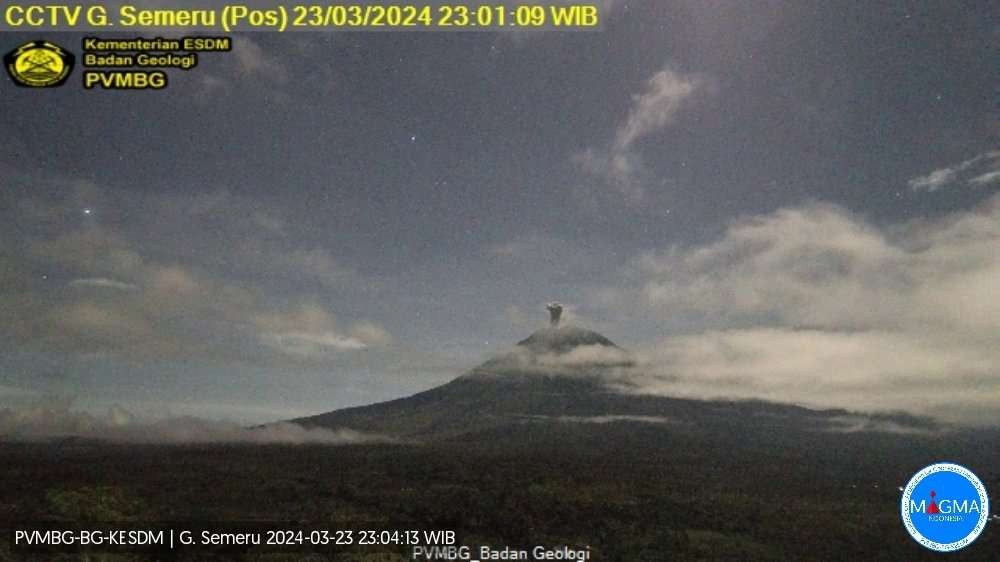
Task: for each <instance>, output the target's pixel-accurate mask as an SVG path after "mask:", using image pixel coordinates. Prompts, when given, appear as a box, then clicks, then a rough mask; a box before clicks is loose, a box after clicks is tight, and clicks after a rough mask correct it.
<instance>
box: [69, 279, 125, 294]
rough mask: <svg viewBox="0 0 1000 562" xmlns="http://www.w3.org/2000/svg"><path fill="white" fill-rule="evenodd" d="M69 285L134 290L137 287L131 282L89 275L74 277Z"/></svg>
mask: <svg viewBox="0 0 1000 562" xmlns="http://www.w3.org/2000/svg"><path fill="white" fill-rule="evenodd" d="M69 286H70V287H82V288H93V289H113V290H116V291H134V290H135V289H136V288H137V287H136V286H135V285H133V284H131V283H125V282H123V281H115V280H114V279H108V278H107V277H91V278H87V279H74V280H72V281H70V282H69Z"/></svg>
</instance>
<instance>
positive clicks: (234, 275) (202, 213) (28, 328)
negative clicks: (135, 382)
mask: <svg viewBox="0 0 1000 562" xmlns="http://www.w3.org/2000/svg"><path fill="white" fill-rule="evenodd" d="M41 181H44V180H41ZM49 187H50V188H51V189H50V190H49V191H51V192H53V193H54V195H52V196H49V197H45V196H43V195H41V193H42V192H41V191H37V190H32V191H30V192H25V194H24V196H23V199H22V200H21V201H20V203H19V204H18V205H17V208H18V209H17V212H10V213H9V214H7V215H6V217H5V218H6V220H5V221H4V223H3V224H2V225H0V232H3V233H4V237H5V239H6V238H8V236H9V237H10V239H13V240H14V241H16V242H15V243H14V244H12V245H11V246H10V249H9V250H8V251H7V252H6V253H5V255H4V256H3V257H2V258H0V259H2V261H3V265H4V273H3V274H2V275H0V306H3V308H4V310H5V313H6V318H5V322H4V323H3V324H2V325H0V338H2V339H7V340H11V341H13V342H14V343H16V344H17V345H19V346H21V347H23V348H24V349H26V350H43V351H49V352H63V353H71V354H80V355H84V356H112V357H116V358H123V359H127V360H147V359H150V358H155V359H190V358H197V359H208V360H220V361H230V362H231V361H235V362H245V361H250V362H254V363H259V364H274V363H282V362H287V361H293V362H295V363H301V362H302V361H312V362H325V361H329V360H331V359H333V358H334V355H335V353H336V352H344V351H352V350H364V349H370V348H373V347H381V346H384V345H386V344H387V343H388V342H390V341H391V336H390V335H389V334H388V332H387V331H386V330H385V329H384V328H383V327H381V326H380V325H379V324H377V323H375V322H373V321H372V320H370V319H357V320H356V321H355V322H354V323H353V325H349V326H350V327H349V328H348V329H346V330H344V331H341V330H339V329H338V328H337V327H336V326H335V324H334V321H333V318H334V316H333V313H332V312H331V311H330V305H329V303H327V302H323V301H321V300H320V299H319V298H318V297H317V296H316V295H317V293H318V292H320V291H321V290H323V289H329V288H337V289H340V290H346V289H349V288H350V287H351V286H352V285H356V284H358V283H357V282H358V279H357V278H356V275H355V273H354V272H353V270H351V269H350V268H348V267H346V266H344V265H342V264H341V263H340V262H339V261H338V260H336V259H335V258H334V257H333V255H332V254H331V253H330V251H329V250H327V249H326V248H323V247H320V246H317V245H308V246H302V245H301V244H300V243H299V242H298V237H297V236H296V232H295V230H294V227H293V226H290V223H289V221H287V220H285V219H284V217H281V216H275V215H274V213H272V212H269V211H265V210H264V209H262V208H260V206H259V205H258V204H257V203H256V202H254V201H252V200H249V199H246V198H241V197H237V196H234V195H232V194H230V193H228V192H226V191H215V192H210V193H205V194H198V195H187V196H166V195H149V194H142V195H129V194H127V193H119V192H113V191H106V190H102V189H100V188H98V187H97V186H94V185H92V184H81V183H74V182H49ZM82 208H92V209H94V211H93V213H92V214H87V215H85V216H84V215H83V214H82V213H81V209H82ZM134 209H155V212H156V217H157V220H155V221H149V220H135V221H129V220H125V217H130V216H134V215H140V214H142V215H148V213H130V212H129V211H130V210H134ZM8 266H9V267H8ZM46 279H52V280H55V279H66V281H65V282H64V283H54V282H53V281H45V280H46Z"/></svg>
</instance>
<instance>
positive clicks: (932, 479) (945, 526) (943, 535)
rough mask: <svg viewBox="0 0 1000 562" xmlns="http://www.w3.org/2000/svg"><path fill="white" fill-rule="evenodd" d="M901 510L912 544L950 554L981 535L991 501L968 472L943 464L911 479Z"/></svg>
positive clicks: (936, 465)
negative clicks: (915, 542)
mask: <svg viewBox="0 0 1000 562" xmlns="http://www.w3.org/2000/svg"><path fill="white" fill-rule="evenodd" d="M900 510H901V512H902V516H903V525H905V526H906V530H907V531H909V533H910V536H912V537H913V539H914V540H916V541H917V542H918V543H920V544H922V545H924V546H925V547H927V548H929V549H931V550H936V551H938V552H951V551H953V550H958V549H960V548H964V547H966V546H968V545H969V544H970V543H971V542H972V541H974V540H976V538H977V537H978V536H979V534H980V533H982V532H983V529H984V528H986V520H987V519H988V518H989V515H990V500H989V498H988V497H987V496H986V487H985V486H983V483H982V482H981V481H980V480H979V478H977V477H976V475H975V474H973V473H972V471H971V470H969V469H967V468H965V467H964V466H961V465H957V464H952V463H947V462H942V463H937V464H932V465H930V466H928V467H927V468H924V469H923V470H921V471H920V472H918V473H916V474H914V475H913V478H910V481H909V482H908V483H907V484H906V488H904V489H903V499H902V501H901V502H900Z"/></svg>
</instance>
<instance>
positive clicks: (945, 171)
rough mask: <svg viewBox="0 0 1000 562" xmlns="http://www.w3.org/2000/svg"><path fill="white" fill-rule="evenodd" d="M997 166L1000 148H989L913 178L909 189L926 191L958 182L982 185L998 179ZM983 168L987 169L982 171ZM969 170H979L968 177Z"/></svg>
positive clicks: (999, 160) (998, 164) (999, 173)
mask: <svg viewBox="0 0 1000 562" xmlns="http://www.w3.org/2000/svg"><path fill="white" fill-rule="evenodd" d="M998 167H1000V150H990V151H988V152H984V153H982V154H979V155H976V156H974V157H972V158H970V159H968V160H965V161H963V162H959V163H958V164H955V165H954V166H951V167H948V168H941V169H938V170H934V171H933V172H931V173H929V174H927V175H926V176H919V177H916V178H913V179H911V180H910V181H909V182H908V183H909V185H910V189H912V190H914V191H926V192H933V191H937V190H939V189H942V188H945V187H950V186H952V185H956V184H959V183H966V184H969V185H974V186H983V185H987V184H990V183H993V182H995V181H997V180H998V179H1000V169H998ZM983 169H986V170H987V171H986V172H982V170H983ZM970 170H972V172H971V173H976V172H975V170H979V171H980V173H979V174H977V175H975V176H974V177H971V178H969V177H968V176H969V175H970Z"/></svg>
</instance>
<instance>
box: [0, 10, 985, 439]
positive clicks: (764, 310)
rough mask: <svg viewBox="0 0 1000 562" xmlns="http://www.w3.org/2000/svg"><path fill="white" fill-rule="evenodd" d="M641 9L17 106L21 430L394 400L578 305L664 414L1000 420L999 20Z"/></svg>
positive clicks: (14, 185) (4, 163)
mask: <svg viewBox="0 0 1000 562" xmlns="http://www.w3.org/2000/svg"><path fill="white" fill-rule="evenodd" d="M609 4H610V6H609V8H608V12H607V14H606V17H607V19H606V23H605V26H604V29H603V30H602V31H597V32H536V33H526V32H516V33H489V32H470V33H430V32H423V33H403V32H400V33H364V32H353V33H329V34H328V33H288V34H266V33H260V34H244V35H237V36H235V46H234V51H233V52H232V53H228V54H222V53H206V54H204V55H202V57H201V60H200V63H199V66H198V67H197V68H195V69H192V70H190V71H187V72H185V71H181V70H173V71H171V72H170V79H171V82H170V86H169V87H168V88H167V89H166V90H164V91H160V92H132V93H124V92H105V91H99V90H92V91H85V90H83V88H82V87H81V86H80V83H79V74H78V73H75V74H74V76H73V77H71V79H70V83H69V84H67V85H66V86H64V87H62V88H59V89H52V90H44V91H34V90H28V89H23V88H16V87H15V86H14V85H13V84H12V82H11V81H10V80H9V79H8V78H7V77H6V76H4V77H3V79H2V81H0V100H2V109H0V130H2V132H3V135H2V137H0V239H2V241H3V243H2V245H0V317H2V321H0V408H4V407H7V408H13V407H20V406H22V405H24V404H29V403H32V402H33V401H37V400H40V399H44V398H45V397H51V396H61V397H71V398H73V399H74V400H75V404H76V406H77V407H79V408H82V409H89V410H95V411H96V410H101V409H106V408H108V407H110V406H112V405H114V404H119V405H122V406H124V407H125V408H127V409H128V410H130V411H133V412H139V413H143V414H146V415H151V416H162V415H168V414H170V415H177V414H191V415H197V416H203V417H208V418H225V419H232V420H236V421H240V422H257V421H268V420H275V419H282V418H288V417H292V416H296V415H304V414H309V413H316V412H320V411H325V410H330V409H334V408H338V407H344V406H349V405H357V404H363V403H370V402H374V401H378V400H384V399H388V398H394V397H399V396H403V395H408V394H411V393H413V392H416V391H419V390H422V389H426V388H430V387H432V386H435V385H437V384H441V383H443V382H445V381H447V380H450V379H451V378H453V377H454V376H457V375H458V374H460V373H462V372H464V371H465V370H466V369H468V368H471V367H473V366H474V365H476V364H477V363H479V362H481V361H483V360H484V359H486V358H487V357H489V356H490V355H492V354H495V353H498V352H500V351H502V350H504V349H507V348H508V347H509V346H511V345H512V344H513V343H514V342H516V341H517V340H519V339H522V338H523V337H526V336H527V335H528V334H530V333H531V331H533V330H534V329H537V328H538V327H540V326H542V325H544V323H545V322H546V318H547V317H546V314H545V311H544V309H543V305H544V303H545V302H547V301H550V300H559V301H561V302H563V303H565V304H566V305H567V307H568V311H569V316H570V319H571V321H573V322H575V323H577V324H581V325H585V326H587V327H590V328H592V329H595V330H598V331H600V332H601V333H603V334H605V335H606V336H608V337H609V338H611V339H612V340H614V341H615V342H616V343H618V344H619V345H621V346H623V347H625V348H627V349H630V350H633V351H635V352H636V353H637V354H638V355H639V356H640V357H642V358H643V362H642V364H643V370H642V373H641V374H637V375H636V380H637V381H640V382H641V383H643V384H644V388H646V389H647V390H648V391H650V392H661V393H666V394H674V395H685V396H698V397H703V396H727V397H758V398H767V399H774V400H789V401H794V402H798V403H803V404H808V405H815V406H837V407H845V408H857V409H862V410H883V409H904V410H908V411H913V412H915V413H918V414H930V415H940V416H941V417H945V418H948V419H954V420H961V421H971V422H975V423H981V422H983V421H989V420H991V419H992V420H995V419H996V413H997V412H1000V351H998V350H1000V299H998V298H997V296H998V295H1000V250H998V249H1000V194H998V193H1000V139H998V133H1000V121H998V113H997V110H998V105H997V104H998V97H997V96H998V90H997V84H998V80H997V79H998V76H997V65H996V58H995V56H992V55H991V53H995V52H996V44H997V39H998V35H997V30H998V28H997V21H998V20H1000V18H998V16H1000V14H998V10H997V5H996V3H991V2H963V3H955V2H931V3H927V2H921V3H917V2H888V3H879V5H878V6H876V5H874V4H871V3H844V2H795V3H781V2H751V3H734V2H721V1H720V2H709V1H705V2H666V1H648V2H625V1H624V0H618V1H616V2H613V3H609ZM37 38H38V37H35V36H34V35H23V34H4V35H2V36H0V50H3V51H4V52H6V51H8V50H10V49H12V48H14V47H16V46H17V45H19V44H20V43H22V42H24V41H27V40H32V39H37ZM52 39H53V40H55V41H57V42H59V43H61V44H62V45H63V46H67V47H68V48H70V49H71V50H73V49H77V50H78V48H79V40H80V36H79V35H75V34H66V33H60V34H54V37H53V38H52ZM77 72H78V71H77Z"/></svg>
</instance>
